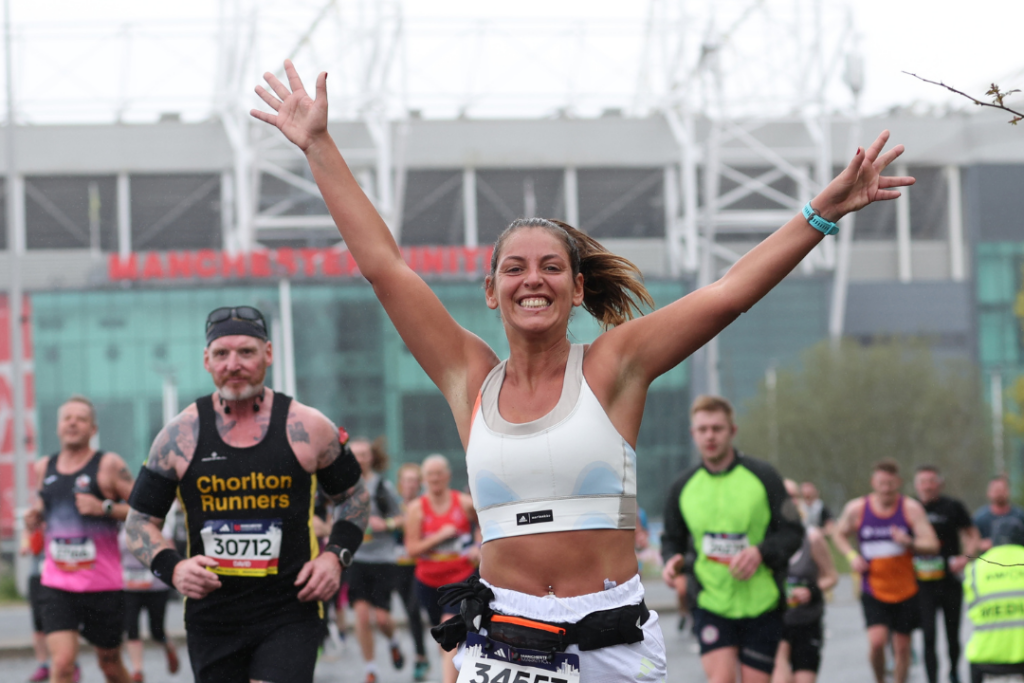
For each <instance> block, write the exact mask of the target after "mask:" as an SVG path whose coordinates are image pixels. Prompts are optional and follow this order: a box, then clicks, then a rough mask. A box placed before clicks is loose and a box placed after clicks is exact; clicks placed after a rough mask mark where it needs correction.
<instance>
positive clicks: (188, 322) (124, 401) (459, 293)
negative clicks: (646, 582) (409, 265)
mask: <svg viewBox="0 0 1024 683" xmlns="http://www.w3.org/2000/svg"><path fill="white" fill-rule="evenodd" d="M432 287H433V289H434V291H435V292H436V293H437V295H438V296H439V297H440V298H441V300H442V301H443V302H444V304H445V306H446V307H447V308H448V310H449V311H450V312H451V314H452V315H453V316H454V317H455V319H456V320H457V321H458V322H459V323H460V324H461V325H463V326H464V327H466V328H467V329H469V330H472V331H473V332H474V333H476V334H478V335H479V336H480V337H481V338H482V339H484V340H485V341H486V342H487V343H489V344H490V345H491V346H492V347H493V348H494V349H495V351H496V352H497V353H498V355H499V356H501V357H505V356H506V355H507V354H508V346H507V343H506V341H505V334H504V331H503V329H502V326H501V321H500V319H499V318H498V314H497V313H496V312H494V311H491V310H490V309H488V308H487V307H486V306H485V305H484V301H483V292H482V289H481V286H480V283H479V282H466V281H461V282H443V281H438V282H434V283H432ZM648 287H649V289H650V291H651V294H652V295H653V296H654V298H655V301H656V302H657V304H658V305H664V304H666V303H670V302H671V301H674V300H675V299H677V298H679V297H680V296H682V295H683V294H684V293H685V292H686V287H685V285H684V284H682V283H679V282H649V283H648ZM291 291H292V314H293V320H294V325H293V327H294V344H295V374H296V394H297V395H298V398H299V399H300V400H302V401H303V402H304V403H306V404H308V405H311V406H314V407H316V408H318V409H319V410H321V411H323V412H324V414H326V415H327V416H328V417H330V418H331V419H333V420H334V421H336V422H337V423H338V424H340V425H343V426H344V427H345V428H346V429H347V430H348V431H349V432H350V433H351V434H353V435H364V436H368V437H370V438H373V437H376V436H377V435H379V434H384V435H386V436H387V437H388V443H389V450H390V451H391V455H392V463H393V467H397V465H399V464H401V463H402V462H407V461H420V460H422V459H423V458H424V457H425V456H426V455H429V454H430V453H438V452H439V453H443V454H445V455H446V456H447V457H448V458H449V459H450V460H451V461H452V469H453V473H454V475H455V476H454V484H455V485H456V486H460V487H462V486H465V484H466V480H465V476H466V475H465V471H466V468H465V461H464V455H463V452H462V447H461V445H460V442H459V438H458V433H457V432H456V430H455V425H454V422H453V420H452V416H451V412H450V411H449V409H448V405H447V403H446V402H445V400H444V398H443V397H442V396H441V394H440V392H438V390H437V389H436V388H435V387H434V385H433V383H431V382H430V380H429V378H428V377H427V376H426V374H425V373H424V372H423V371H422V370H421V369H420V367H419V365H418V364H417V363H416V361H415V360H414V359H413V357H412V355H411V354H410V353H409V351H408V349H406V347H405V345H404V344H403V343H402V340H401V338H399V336H398V334H397V332H396V331H395V329H394V327H393V326H392V325H391V324H390V322H389V321H388V320H387V317H386V315H385V314H384V311H383V309H382V308H381V306H380V304H378V303H377V300H376V298H375V297H374V294H373V290H372V289H371V288H370V286H369V285H367V284H366V283H363V282H360V283H352V284H344V285H325V284H309V285H299V284H294V285H293V286H292V288H291ZM241 304H252V305H256V306H258V307H260V308H261V309H262V310H263V312H264V314H265V315H267V316H268V317H271V318H272V317H274V316H275V315H276V313H277V311H278V310H279V306H280V301H279V299H278V288H277V287H273V286H270V287H267V286H260V287H224V288H202V289H200V288H179V289H142V288H139V289H131V290H123V291H118V290H102V291H88V292H50V293H37V294H35V295H33V297H32V305H33V326H34V329H35V339H34V349H35V354H36V355H35V358H36V361H35V362H36V392H37V404H38V406H39V422H40V446H41V448H40V452H42V453H49V452H53V451H55V450H56V449H57V447H58V446H57V439H56V434H55V433H54V432H55V420H56V413H57V408H58V407H59V405H60V404H61V403H62V402H63V401H64V400H65V399H66V398H67V397H68V396H70V395H71V394H76V393H80V394H84V395H86V396H88V397H89V398H91V399H92V400H93V401H94V402H95V404H96V407H97V414H98V420H99V425H100V437H99V438H100V446H101V447H102V448H104V449H106V450H112V451H116V452H117V453H119V454H121V456H123V457H124V458H125V460H126V461H127V462H128V463H129V464H130V466H131V467H132V468H133V469H138V468H139V467H140V466H141V465H142V462H143V461H144V460H145V457H146V454H147V452H148V450H149V446H150V444H151V442H152V440H153V438H154V437H155V436H156V434H157V432H158V431H159V430H160V427H161V426H162V415H163V388H164V382H165V381H166V378H169V377H172V378H173V380H174V382H175V384H176V386H177V390H178V395H179V397H180V398H179V408H183V407H184V406H185V405H187V404H188V403H189V402H191V401H192V400H193V399H194V398H195V397H197V396H200V395H202V394H204V393H208V392H210V391H212V388H213V387H212V384H211V382H210V379H209V376H208V375H207V373H206V372H205V370H204V369H203V364H202V352H203V347H204V335H203V323H204V320H205V317H206V314H207V313H208V312H209V311H210V310H212V309H214V308H216V307H218V306H224V305H241ZM599 332H600V328H599V326H598V325H597V323H596V322H595V321H594V320H593V318H591V317H590V316H589V315H587V314H586V313H584V312H583V311H582V310H579V311H578V312H577V314H576V316H575V318H574V319H573V320H572V322H571V325H570V338H571V339H572V340H573V341H578V342H589V341H592V340H593V339H594V338H595V337H596V336H597V334H598V333H599ZM276 360H277V362H281V360H282V357H281V350H280V349H277V358H276ZM268 384H270V385H273V382H272V381H271V378H269V377H268ZM688 405H689V381H688V374H687V367H686V365H685V364H684V365H682V366H680V367H678V368H676V369H675V370H673V371H672V372H670V373H668V374H667V375H665V376H663V377H661V378H659V379H658V380H657V381H656V382H655V383H654V384H653V385H652V387H651V392H650V394H649V398H648V401H647V405H646V409H645V413H644V426H643V429H642V430H641V436H640V441H639V443H638V446H637V451H638V455H639V459H638V460H639V473H638V476H639V479H640V482H641V492H640V499H641V504H642V505H644V506H646V507H650V508H653V509H660V505H661V496H662V495H663V491H662V490H661V489H662V488H664V486H665V482H666V481H669V480H671V478H673V477H674V476H675V475H676V473H678V472H679V470H680V469H681V468H682V467H683V466H684V465H685V463H686V462H687V461H688V451H689V436H688V432H687V425H688V420H687V407H688Z"/></svg>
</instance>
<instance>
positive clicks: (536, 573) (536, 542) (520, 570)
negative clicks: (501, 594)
mask: <svg viewBox="0 0 1024 683" xmlns="http://www.w3.org/2000/svg"><path fill="white" fill-rule="evenodd" d="M633 543H634V533H633V531H632V530H622V529H587V530H583V531H557V532H553V533H548V534H534V535H531V536H515V537H512V538H500V539H497V540H494V541H490V542H488V543H484V545H483V548H481V561H480V576H481V578H483V579H484V581H487V582H488V583H489V584H491V585H492V586H497V587H499V588H508V589H510V590H514V591H518V592H520V593H527V594H529V595H538V596H543V595H547V594H548V593H549V592H551V591H553V592H554V594H555V595H557V596H559V597H562V598H569V597H573V596H577V595H586V594H587V593H598V592H600V591H602V590H604V589H605V583H604V582H605V579H608V580H610V581H614V582H615V583H616V584H622V583H625V582H626V581H629V580H630V579H631V578H633V577H634V576H636V572H637V563H636V553H635V551H634V549H633Z"/></svg>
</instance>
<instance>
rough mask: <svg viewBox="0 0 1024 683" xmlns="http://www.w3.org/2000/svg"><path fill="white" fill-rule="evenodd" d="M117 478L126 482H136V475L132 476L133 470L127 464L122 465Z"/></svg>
mask: <svg viewBox="0 0 1024 683" xmlns="http://www.w3.org/2000/svg"><path fill="white" fill-rule="evenodd" d="M117 478H118V479H120V480H121V481H123V482H124V483H126V484H134V483H135V477H133V476H132V471H131V470H130V469H128V466H127V465H122V466H121V471H120V472H118V473H117Z"/></svg>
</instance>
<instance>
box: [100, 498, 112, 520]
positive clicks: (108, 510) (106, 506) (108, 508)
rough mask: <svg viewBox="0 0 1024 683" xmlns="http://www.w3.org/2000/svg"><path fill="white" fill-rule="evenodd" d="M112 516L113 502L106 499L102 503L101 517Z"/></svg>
mask: <svg viewBox="0 0 1024 683" xmlns="http://www.w3.org/2000/svg"><path fill="white" fill-rule="evenodd" d="M112 514H114V501H112V500H110V499H109V498H108V499H107V500H105V501H103V516H104V517H110V516H111V515H112Z"/></svg>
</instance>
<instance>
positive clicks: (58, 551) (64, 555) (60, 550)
mask: <svg viewBox="0 0 1024 683" xmlns="http://www.w3.org/2000/svg"><path fill="white" fill-rule="evenodd" d="M50 557H51V558H53V562H54V564H56V565H57V568H58V569H60V570H61V571H65V572H77V571H82V570H83V569H92V568H93V566H94V565H95V564H96V544H95V543H93V540H92V539H91V538H85V537H83V538H55V539H53V540H51V541H50Z"/></svg>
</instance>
